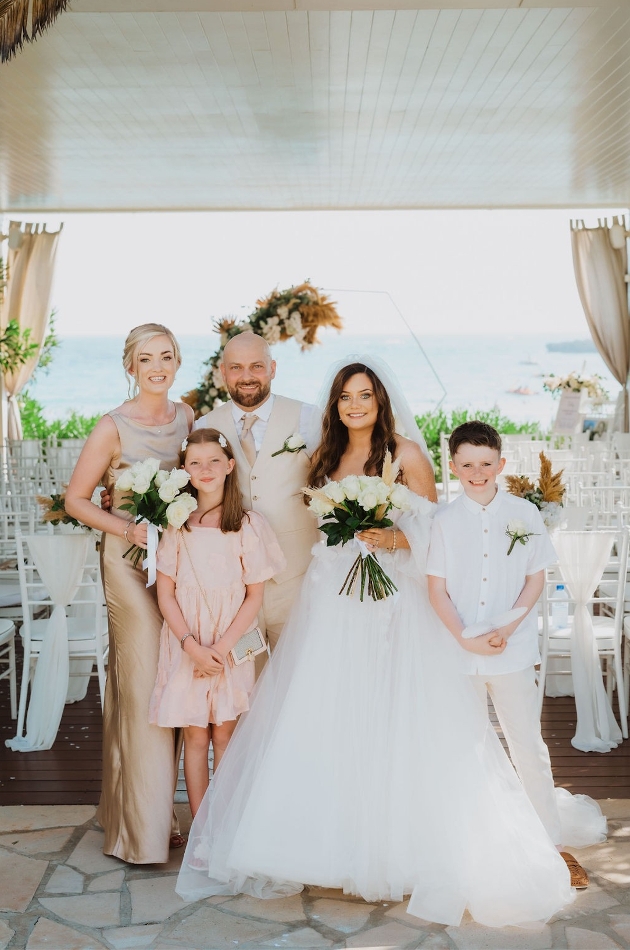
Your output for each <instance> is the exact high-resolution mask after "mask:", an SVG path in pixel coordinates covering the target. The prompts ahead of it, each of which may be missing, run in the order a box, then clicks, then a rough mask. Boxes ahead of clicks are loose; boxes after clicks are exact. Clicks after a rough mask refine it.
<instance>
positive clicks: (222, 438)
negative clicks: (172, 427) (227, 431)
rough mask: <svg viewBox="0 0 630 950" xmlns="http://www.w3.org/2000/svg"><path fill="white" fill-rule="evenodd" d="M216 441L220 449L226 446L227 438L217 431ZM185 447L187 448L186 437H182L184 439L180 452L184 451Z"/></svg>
mask: <svg viewBox="0 0 630 950" xmlns="http://www.w3.org/2000/svg"><path fill="white" fill-rule="evenodd" d="M217 442H218V443H219V445H220V446H221V448H222V449H225V448H227V439H226V438H225V436H224V435H223V433H222V432H219V438H218V439H217ZM187 448H188V439H184V441H183V442H182V452H185V451H186V449H187Z"/></svg>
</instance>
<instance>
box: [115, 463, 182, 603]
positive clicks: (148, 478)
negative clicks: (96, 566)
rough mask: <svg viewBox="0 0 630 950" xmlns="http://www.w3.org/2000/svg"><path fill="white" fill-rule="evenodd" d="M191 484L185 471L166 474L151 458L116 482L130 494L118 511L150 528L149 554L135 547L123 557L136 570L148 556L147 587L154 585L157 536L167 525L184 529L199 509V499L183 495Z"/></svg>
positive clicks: (131, 469) (180, 469)
mask: <svg viewBox="0 0 630 950" xmlns="http://www.w3.org/2000/svg"><path fill="white" fill-rule="evenodd" d="M189 480H190V475H189V474H188V472H185V471H184V469H183V468H174V469H172V471H170V472H165V471H163V470H162V469H160V463H159V461H158V460H157V459H154V458H148V459H144V461H142V462H136V463H135V465H132V466H131V467H130V468H128V469H125V471H124V472H123V473H122V475H120V477H119V478H118V479H117V481H116V488H117V489H119V491H128V492H131V494H130V495H125V496H124V497H125V498H126V499H128V501H126V502H125V504H123V505H120V506H119V507H120V508H121V509H122V510H123V511H128V512H129V513H130V514H131V515H133V517H134V520H135V521H136V523H138V522H140V521H146V522H148V524H149V531H148V544H149V548H148V550H145V549H144V548H140V547H138V545H137V544H132V545H131V547H130V548H129V549H128V550H127V551H125V553H124V554H123V557H130V558H131V560H132V561H133V564H134V566H135V567H137V565H138V562H139V561H140V559H141V558H144V557H145V555H146V556H147V557H146V560H145V561H143V564H142V566H143V567H148V570H149V583H148V584H147V587H150V586H151V584H153V583H155V551H156V549H157V536H158V532H159V531H162V530H163V529H164V528H166V527H167V525H173V527H175V528H181V526H182V525H183V524H184V522H185V521H186V520H187V519H188V516H189V515H190V513H191V512H192V511H194V510H195V509H196V507H197V501H196V499H195V498H193V496H192V495H189V494H188V492H182V491H181V489H182V488H184V486H185V485H187V484H188V482H189ZM151 529H153V530H151Z"/></svg>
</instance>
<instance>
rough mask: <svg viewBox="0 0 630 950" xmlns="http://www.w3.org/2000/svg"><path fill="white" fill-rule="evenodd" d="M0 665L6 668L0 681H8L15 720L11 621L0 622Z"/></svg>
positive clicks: (15, 703)
mask: <svg viewBox="0 0 630 950" xmlns="http://www.w3.org/2000/svg"><path fill="white" fill-rule="evenodd" d="M0 665H2V666H6V667H7V668H6V670H3V671H2V672H1V673H0V680H5V679H8V681H9V695H10V702H11V719H15V718H16V717H17V679H16V667H15V624H14V623H13V622H12V621H11V620H0Z"/></svg>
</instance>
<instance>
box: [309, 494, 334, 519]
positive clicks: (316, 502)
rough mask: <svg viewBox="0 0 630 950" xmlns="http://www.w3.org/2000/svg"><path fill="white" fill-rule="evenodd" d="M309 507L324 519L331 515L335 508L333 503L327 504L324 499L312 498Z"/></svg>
mask: <svg viewBox="0 0 630 950" xmlns="http://www.w3.org/2000/svg"><path fill="white" fill-rule="evenodd" d="M308 507H309V508H310V510H311V511H313V512H314V513H315V514H316V515H317V516H318V517H319V518H323V517H324V515H329V514H330V512H331V511H332V510H333V509H334V507H335V506H334V505H333V503H332V502H330V503H327V502H325V501H324V500H323V499H322V498H311V500H310V502H309V505H308Z"/></svg>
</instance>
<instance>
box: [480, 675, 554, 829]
mask: <svg viewBox="0 0 630 950" xmlns="http://www.w3.org/2000/svg"><path fill="white" fill-rule="evenodd" d="M470 679H471V680H472V683H473V686H474V687H475V689H476V690H477V693H478V695H479V698H480V699H481V701H482V702H483V703H485V704H486V706H487V702H488V699H487V693H489V694H490V698H491V700H492V704H493V706H494V708H495V711H496V714H497V717H498V719H499V723H500V725H501V729H502V730H503V735H504V736H505V738H506V740H507V744H508V748H509V750H510V756H511V759H512V764H513V765H514V768H515V769H516V771H517V773H518V777H519V778H520V780H521V782H522V785H523V788H524V789H525V791H526V792H527V795H528V797H529V800H530V801H531V803H532V805H533V806H534V808H535V809H536V811H537V813H538V817H539V818H540V820H541V821H542V823H543V825H544V826H545V828H546V830H547V833H548V835H549V837H550V838H551V840H552V841H553V843H554V844H555V845H561V844H562V841H561V831H560V817H559V815H558V806H557V805H556V795H555V789H554V784H553V775H552V772H551V760H550V758H549V750H548V748H547V746H546V745H545V742H544V739H543V737H542V734H541V731H540V717H539V715H538V688H537V686H536V679H535V675H534V668H533V667H528V668H527V669H525V670H518V671H517V672H516V673H500V674H497V675H495V676H488V675H486V674H481V675H476V676H471V677H470Z"/></svg>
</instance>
